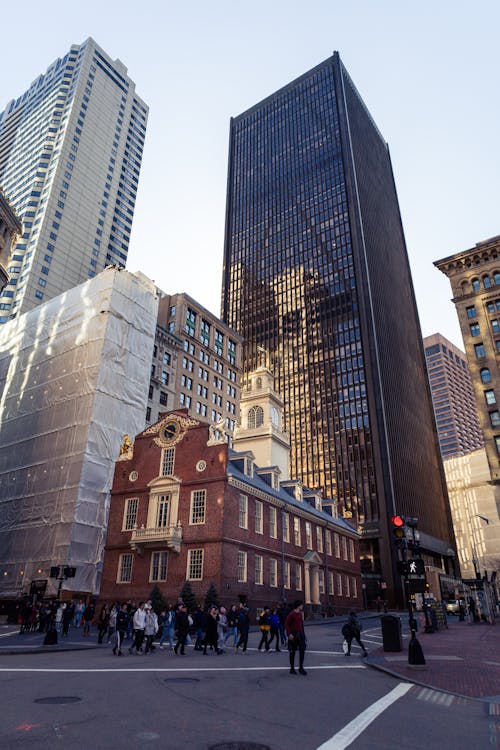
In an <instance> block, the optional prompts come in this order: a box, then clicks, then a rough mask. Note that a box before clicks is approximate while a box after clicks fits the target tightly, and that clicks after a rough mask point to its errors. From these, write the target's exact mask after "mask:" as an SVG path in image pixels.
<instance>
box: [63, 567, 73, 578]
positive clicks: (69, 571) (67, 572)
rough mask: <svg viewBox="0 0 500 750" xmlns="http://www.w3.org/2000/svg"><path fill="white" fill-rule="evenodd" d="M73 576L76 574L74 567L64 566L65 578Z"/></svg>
mask: <svg viewBox="0 0 500 750" xmlns="http://www.w3.org/2000/svg"><path fill="white" fill-rule="evenodd" d="M75 576H76V568H71V567H69V566H67V567H65V568H64V577H65V578H74V577H75Z"/></svg>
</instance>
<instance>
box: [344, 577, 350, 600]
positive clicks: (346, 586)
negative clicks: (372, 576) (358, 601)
mask: <svg viewBox="0 0 500 750" xmlns="http://www.w3.org/2000/svg"><path fill="white" fill-rule="evenodd" d="M350 595H351V593H350V590H349V578H348V577H347V576H344V596H350Z"/></svg>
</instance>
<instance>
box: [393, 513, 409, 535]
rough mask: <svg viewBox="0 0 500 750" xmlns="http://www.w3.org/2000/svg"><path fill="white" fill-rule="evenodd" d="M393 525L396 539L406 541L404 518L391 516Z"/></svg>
mask: <svg viewBox="0 0 500 750" xmlns="http://www.w3.org/2000/svg"><path fill="white" fill-rule="evenodd" d="M391 525H392V535H393V536H394V538H395V539H396V540H400V539H404V538H405V536H406V532H405V518H404V516H391Z"/></svg>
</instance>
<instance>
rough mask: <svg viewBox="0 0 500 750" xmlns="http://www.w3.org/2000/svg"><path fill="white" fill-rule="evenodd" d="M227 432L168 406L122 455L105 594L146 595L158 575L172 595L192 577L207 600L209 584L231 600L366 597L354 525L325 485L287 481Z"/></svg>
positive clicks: (311, 603) (339, 601)
mask: <svg viewBox="0 0 500 750" xmlns="http://www.w3.org/2000/svg"><path fill="white" fill-rule="evenodd" d="M217 428H218V429H217ZM221 430H222V428H221V423H219V424H218V425H217V426H214V425H208V424H207V423H204V422H200V421H197V420H195V419H192V418H190V417H189V416H188V414H187V410H178V411H172V412H169V413H166V414H164V415H163V417H162V419H160V420H159V421H158V422H157V423H156V424H154V425H152V426H150V427H148V428H147V429H146V430H144V431H143V432H141V433H140V434H139V435H137V437H136V439H135V441H134V444H133V446H132V447H131V448H130V449H129V450H128V451H127V452H125V453H123V454H122V455H121V456H120V458H119V460H118V462H117V464H116V470H115V477H114V483H113V489H112V492H111V505H110V515H109V523H108V532H107V539H106V547H105V555H104V564H103V573H102V581H101V593H100V599H101V600H102V601H112V600H120V601H124V600H128V599H131V600H133V601H139V600H143V599H145V598H147V597H149V595H150V593H151V591H152V589H153V587H154V585H155V584H158V586H159V588H160V590H161V592H162V594H163V596H164V597H165V598H166V599H167V600H174V601H175V600H176V599H177V597H178V595H179V592H180V590H181V588H182V585H183V583H184V581H186V580H187V581H189V582H190V584H191V586H192V589H193V591H194V593H195V596H196V598H197V600H198V601H199V602H201V603H202V602H203V600H204V597H205V594H206V592H207V590H208V587H209V585H210V584H211V583H213V584H214V585H215V587H216V589H217V591H218V593H219V598H220V600H221V602H222V603H224V604H231V603H232V602H237V601H238V600H239V599H246V600H248V602H249V603H250V604H251V606H252V607H258V606H262V605H264V604H270V605H274V604H276V603H277V602H280V601H281V600H282V599H283V600H287V601H292V600H293V599H295V598H296V597H299V598H302V599H304V600H305V602H306V609H307V611H308V612H309V614H315V613H319V612H320V611H326V612H332V611H333V610H334V611H335V612H336V613H339V612H346V611H347V610H348V609H350V608H352V607H355V608H356V607H360V606H361V603H362V602H361V593H362V592H361V585H360V580H361V579H360V564H359V535H358V533H357V531H356V530H355V529H354V528H353V527H352V526H351V525H350V524H349V523H348V522H347V521H346V520H344V519H341V518H335V517H333V516H331V515H329V514H327V513H325V512H324V511H322V510H321V509H320V507H321V498H320V496H319V494H318V493H315V492H312V491H309V490H307V488H305V487H304V486H303V485H302V484H301V483H300V482H298V481H292V480H287V481H284V482H283V483H282V484H281V483H280V473H281V472H280V469H279V468H278V467H277V466H271V467H257V466H256V465H255V461H254V455H253V453H252V452H251V451H249V450H245V451H240V452H235V451H233V450H231V449H230V448H229V446H228V444H227V442H226V436H225V434H224V433H223V431H221Z"/></svg>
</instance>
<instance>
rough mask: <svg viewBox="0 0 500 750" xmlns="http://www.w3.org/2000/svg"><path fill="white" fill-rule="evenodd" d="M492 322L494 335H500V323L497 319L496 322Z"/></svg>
mask: <svg viewBox="0 0 500 750" xmlns="http://www.w3.org/2000/svg"><path fill="white" fill-rule="evenodd" d="M490 322H491V330H492V331H493V333H500V323H499V322H498V319H497V318H495V319H494V320H492V321H490Z"/></svg>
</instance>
